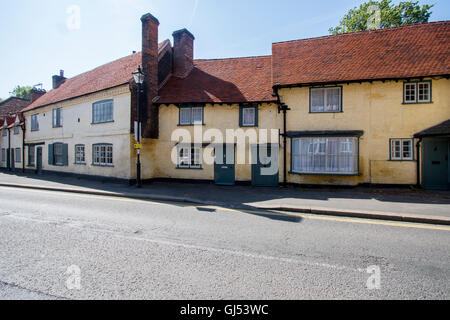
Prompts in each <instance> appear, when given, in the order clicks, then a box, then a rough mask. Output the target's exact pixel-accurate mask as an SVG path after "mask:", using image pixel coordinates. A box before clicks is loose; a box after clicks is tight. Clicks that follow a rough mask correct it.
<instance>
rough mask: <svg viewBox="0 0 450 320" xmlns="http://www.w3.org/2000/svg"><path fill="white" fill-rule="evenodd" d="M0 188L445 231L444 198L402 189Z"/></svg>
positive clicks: (30, 183)
mask: <svg viewBox="0 0 450 320" xmlns="http://www.w3.org/2000/svg"><path fill="white" fill-rule="evenodd" d="M0 185H3V186H15V187H22V188H23V187H26V188H38V189H47V190H60V191H67V192H77V193H78V192H83V193H89V194H101V195H111V196H120V197H132V198H142V199H151V200H160V201H179V202H190V203H194V204H199V205H212V206H222V207H227V208H234V209H241V210H272V211H274V210H277V211H280V210H281V211H289V212H302V213H313V214H323V215H337V216H350V217H361V218H371V219H384V220H395V221H407V222H420V223H432V224H446V225H450V192H448V191H425V190H410V189H407V188H389V189H385V188H368V187H357V188H320V189H316V188H315V189H304V188H300V187H289V188H254V187H250V186H233V187H224V186H216V185H213V184H206V183H199V184H192V183H165V182H155V183H152V184H148V185H145V186H144V187H143V188H142V189H137V188H136V187H132V186H128V185H125V184H120V183H103V182H101V181H94V180H84V179H77V178H71V177H61V176H58V175H42V176H37V175H34V174H30V175H22V174H19V175H12V174H8V173H4V172H0Z"/></svg>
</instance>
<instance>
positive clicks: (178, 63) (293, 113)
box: [24, 14, 450, 189]
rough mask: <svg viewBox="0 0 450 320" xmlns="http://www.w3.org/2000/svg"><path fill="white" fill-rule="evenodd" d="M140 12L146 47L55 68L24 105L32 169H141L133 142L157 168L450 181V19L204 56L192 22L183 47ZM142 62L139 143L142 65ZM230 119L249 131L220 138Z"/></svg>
mask: <svg viewBox="0 0 450 320" xmlns="http://www.w3.org/2000/svg"><path fill="white" fill-rule="evenodd" d="M141 21H142V52H141V53H136V54H133V55H131V56H128V57H125V58H122V59H119V60H117V61H114V62H111V63H109V64H106V65H104V66H101V67H99V68H96V69H94V70H92V71H90V72H87V73H84V74H81V75H79V76H76V77H74V78H71V79H65V78H64V77H63V75H62V74H60V75H59V76H54V89H53V90H52V91H50V92H48V93H47V94H45V95H44V96H42V97H41V98H39V99H38V100H37V101H35V102H33V104H32V105H30V106H29V107H28V108H25V109H24V117H25V125H26V135H25V153H26V156H25V158H26V159H34V161H32V160H30V161H29V163H27V168H28V169H32V170H36V171H53V172H62V173H66V174H76V175H82V176H86V177H95V178H98V177H102V178H112V179H120V180H123V181H129V182H133V181H135V179H136V176H137V170H136V160H137V156H136V150H135V149H134V148H135V147H136V148H138V149H139V151H140V156H141V162H142V178H143V179H144V180H148V181H152V180H157V179H172V180H173V179H180V180H205V181H214V182H215V183H217V184H223V185H233V184H236V183H251V184H253V185H255V186H278V185H279V184H280V183H284V184H288V183H293V184H302V185H308V184H324V185H351V186H354V185H359V184H389V185H391V184H393V185H411V184H424V183H423V182H424V181H426V183H425V185H426V186H429V187H430V188H442V189H447V188H449V186H450V167H449V161H448V156H449V152H450V143H449V135H450V134H448V133H447V131H446V129H445V130H442V128H447V126H446V125H439V124H441V123H444V121H446V120H448V119H450V80H449V77H450V67H449V65H450V61H449V59H450V54H449V51H448V41H447V40H446V39H448V37H449V36H450V22H448V21H444V22H436V23H428V24H418V25H410V26H405V27H400V28H391V29H384V30H376V31H365V32H358V33H350V34H344V35H337V36H327V37H320V38H313V39H305V40H295V41H288V42H283V43H275V44H273V47H272V55H271V56H262V57H247V58H232V59H210V60H195V59H194V36H193V35H192V34H191V33H190V32H189V31H188V30H186V29H182V30H179V31H176V32H174V34H173V37H174V45H173V47H172V46H171V44H170V41H169V40H166V41H164V42H162V43H159V44H158V27H159V22H158V20H157V19H156V18H155V17H153V16H152V15H151V14H147V15H144V16H143V17H142V18H141ZM139 65H140V66H142V69H143V71H144V74H145V81H144V84H143V88H142V92H141V95H140V97H141V99H140V101H141V104H140V105H141V107H142V109H141V110H142V111H141V112H142V113H141V118H142V132H143V134H142V141H141V144H136V141H135V139H134V122H135V121H136V120H137V118H138V117H137V110H138V108H137V107H138V103H137V101H138V99H137V98H138V92H137V86H136V83H135V82H134V80H132V76H131V74H132V72H134V71H135V70H136V69H137V68H138V66H139ZM436 128H439V129H440V131H439V132H440V133H439V134H440V135H439V136H436V135H435V131H436V130H437V129H436ZM230 130H231V131H233V132H239V133H241V134H242V135H243V136H244V140H243V143H241V142H242V141H241V142H239V141H238V139H237V138H236V139H231V140H229V141H228V140H227V141H225V142H224V141H223V140H216V138H217V136H218V135H219V136H222V137H225V136H227V133H228V131H230ZM199 132H200V135H198V133H199ZM270 132H272V133H273V132H275V138H273V135H270ZM430 132H432V134H431V135H430ZM181 133H183V134H185V135H187V136H189V137H190V138H191V139H187V140H186V139H185V138H184V137H183V136H182V135H181ZM260 134H261V136H260ZM264 134H265V135H264ZM252 135H254V136H257V137H258V138H257V139H256V140H254V139H253V140H252V139H249V137H251V136H252ZM193 137H194V139H192V138H193ZM218 141H219V142H218ZM240 146H243V148H242V149H241V148H240ZM223 148H225V150H231V152H230V153H228V152H223ZM433 150H438V152H434V151H433ZM260 151H262V152H260ZM33 155H34V156H33ZM436 157H438V158H436ZM242 158H243V159H245V160H244V161H243V162H242V161H240V160H242ZM207 159H209V161H206V160H207ZM267 161H269V162H267ZM271 167H275V168H276V169H277V170H275V171H270V172H271V173H263V172H269V171H267V169H268V168H271ZM442 177H444V178H442ZM435 180H436V181H435ZM437 180H439V181H437Z"/></svg>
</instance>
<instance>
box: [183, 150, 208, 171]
mask: <svg viewBox="0 0 450 320" xmlns="http://www.w3.org/2000/svg"><path fill="white" fill-rule="evenodd" d="M201 166H202V148H201V147H189V146H179V147H178V167H179V168H185V169H188V168H190V169H199V168H201Z"/></svg>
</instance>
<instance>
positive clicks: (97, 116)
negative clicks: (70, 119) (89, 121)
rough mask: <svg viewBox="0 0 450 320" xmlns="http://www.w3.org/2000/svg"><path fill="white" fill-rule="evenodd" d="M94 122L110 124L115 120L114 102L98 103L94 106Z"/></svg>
mask: <svg viewBox="0 0 450 320" xmlns="http://www.w3.org/2000/svg"><path fill="white" fill-rule="evenodd" d="M92 113H93V118H94V119H93V122H94V123H99V122H109V121H113V120H114V104H113V101H104V102H98V103H95V104H94V105H93V112H92Z"/></svg>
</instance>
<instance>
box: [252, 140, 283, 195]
mask: <svg viewBox="0 0 450 320" xmlns="http://www.w3.org/2000/svg"><path fill="white" fill-rule="evenodd" d="M278 153H279V147H278V145H270V144H265V145H255V146H253V147H252V159H256V163H253V164H252V185H253V186H256V187H276V186H278V184H279V165H278ZM252 161H253V160H252Z"/></svg>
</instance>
